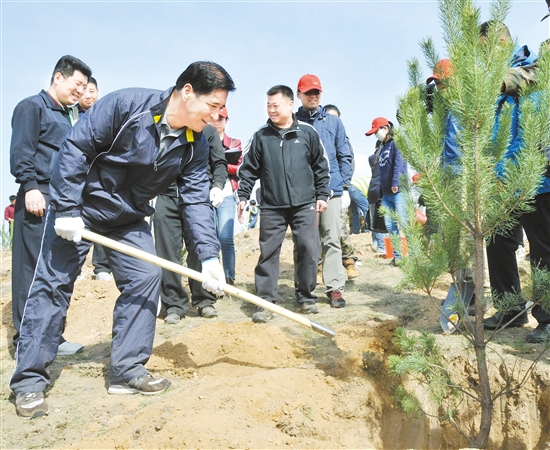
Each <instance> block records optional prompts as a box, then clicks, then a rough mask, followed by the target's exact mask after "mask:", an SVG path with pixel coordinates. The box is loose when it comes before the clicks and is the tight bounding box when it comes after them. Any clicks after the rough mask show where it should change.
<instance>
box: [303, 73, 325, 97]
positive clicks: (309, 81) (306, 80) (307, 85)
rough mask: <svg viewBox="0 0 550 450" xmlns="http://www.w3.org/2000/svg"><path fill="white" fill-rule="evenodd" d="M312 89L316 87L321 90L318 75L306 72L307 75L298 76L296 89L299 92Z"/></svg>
mask: <svg viewBox="0 0 550 450" xmlns="http://www.w3.org/2000/svg"><path fill="white" fill-rule="evenodd" d="M313 89H317V90H319V91H321V92H323V88H322V87H321V81H320V80H319V77H317V76H316V75H311V74H309V73H308V74H307V75H304V76H303V77H302V78H300V81H298V90H299V91H300V92H308V91H311V90H313Z"/></svg>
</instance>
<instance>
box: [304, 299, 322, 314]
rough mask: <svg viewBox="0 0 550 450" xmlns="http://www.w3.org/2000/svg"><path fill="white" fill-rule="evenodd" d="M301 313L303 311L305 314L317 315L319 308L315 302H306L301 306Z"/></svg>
mask: <svg viewBox="0 0 550 450" xmlns="http://www.w3.org/2000/svg"><path fill="white" fill-rule="evenodd" d="M300 311H302V313H303V314H317V313H318V312H319V308H318V307H317V305H316V304H315V302H304V303H302V304H301V305H300Z"/></svg>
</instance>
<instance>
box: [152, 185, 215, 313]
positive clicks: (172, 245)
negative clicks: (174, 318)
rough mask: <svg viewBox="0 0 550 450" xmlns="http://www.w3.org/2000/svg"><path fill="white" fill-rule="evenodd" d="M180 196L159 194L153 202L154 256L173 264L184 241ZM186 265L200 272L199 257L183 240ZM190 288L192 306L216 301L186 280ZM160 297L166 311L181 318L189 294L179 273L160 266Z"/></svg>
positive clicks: (194, 282) (185, 310) (177, 262)
mask: <svg viewBox="0 0 550 450" xmlns="http://www.w3.org/2000/svg"><path fill="white" fill-rule="evenodd" d="M178 202H179V199H178V198H177V197H171V196H168V195H159V196H158V197H157V201H156V204H155V214H154V216H153V229H154V234H155V247H156V249H157V255H158V256H159V257H161V258H164V259H167V260H168V261H171V262H173V263H176V264H181V263H182V252H183V244H184V242H185V241H186V240H185V233H184V224H183V219H182V217H181V214H180V212H179V208H178ZM186 247H187V267H188V268H190V269H192V270H196V271H198V272H200V271H201V270H202V266H201V262H200V261H199V260H198V258H197V256H196V254H195V251H194V249H193V248H192V245H191V243H189V242H186ZM189 289H190V290H191V294H192V303H193V307H195V308H204V307H205V306H208V305H212V304H214V303H215V302H216V296H215V295H214V294H212V293H211V292H208V291H207V290H206V289H204V288H203V287H202V284H201V283H199V282H196V281H194V280H192V279H189ZM160 298H161V301H162V304H163V305H164V307H165V309H166V313H167V314H170V313H176V314H177V315H178V316H180V317H183V316H185V314H186V313H187V311H189V308H190V303H189V294H188V293H187V291H186V290H185V289H184V287H183V285H182V280H181V275H179V274H177V273H175V272H171V271H170V270H165V269H162V287H161V294H160Z"/></svg>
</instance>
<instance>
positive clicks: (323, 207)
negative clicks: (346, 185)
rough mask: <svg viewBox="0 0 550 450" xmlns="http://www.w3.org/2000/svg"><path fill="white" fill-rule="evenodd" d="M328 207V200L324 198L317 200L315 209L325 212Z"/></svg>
mask: <svg viewBox="0 0 550 450" xmlns="http://www.w3.org/2000/svg"><path fill="white" fill-rule="evenodd" d="M327 207H328V203H327V202H325V201H324V200H317V205H316V209H315V211H317V212H318V213H321V214H323V213H324V212H325V211H326V210H327Z"/></svg>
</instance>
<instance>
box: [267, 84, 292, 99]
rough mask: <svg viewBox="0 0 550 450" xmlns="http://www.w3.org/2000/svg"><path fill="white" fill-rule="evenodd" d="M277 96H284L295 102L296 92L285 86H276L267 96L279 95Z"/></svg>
mask: <svg viewBox="0 0 550 450" xmlns="http://www.w3.org/2000/svg"><path fill="white" fill-rule="evenodd" d="M277 94H283V96H284V97H287V98H289V99H290V100H292V101H294V92H293V91H292V89H291V88H289V87H288V86H285V85H284V84H278V85H276V86H273V87H272V88H271V89H269V91H267V95H277Z"/></svg>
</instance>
